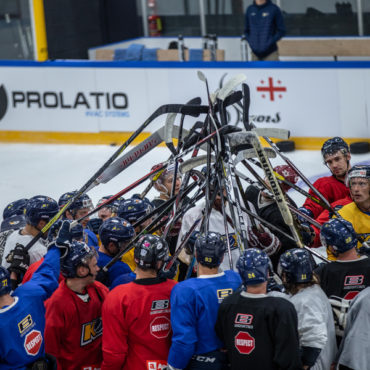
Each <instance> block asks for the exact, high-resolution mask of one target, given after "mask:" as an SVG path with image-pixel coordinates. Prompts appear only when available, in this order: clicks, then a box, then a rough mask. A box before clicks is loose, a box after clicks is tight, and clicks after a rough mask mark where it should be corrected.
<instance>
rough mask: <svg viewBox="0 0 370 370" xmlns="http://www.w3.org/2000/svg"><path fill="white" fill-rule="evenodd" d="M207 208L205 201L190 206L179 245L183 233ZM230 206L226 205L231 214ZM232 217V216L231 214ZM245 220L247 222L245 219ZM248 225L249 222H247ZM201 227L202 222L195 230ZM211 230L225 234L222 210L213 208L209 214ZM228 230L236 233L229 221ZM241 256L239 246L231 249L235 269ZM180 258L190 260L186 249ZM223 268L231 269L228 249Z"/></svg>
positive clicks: (178, 241) (183, 219)
mask: <svg viewBox="0 0 370 370" xmlns="http://www.w3.org/2000/svg"><path fill="white" fill-rule="evenodd" d="M204 209H205V202H202V203H201V204H199V205H197V206H195V207H193V208H190V209H189V210H188V211H187V212H186V213H185V215H184V217H183V218H182V224H181V230H180V233H179V237H178V239H177V246H176V248H178V246H179V245H180V244H181V240H182V237H183V235H185V234H186V233H187V231H188V230H189V229H190V228H191V226H192V225H193V224H194V222H195V221H196V220H197V219H199V218H201V217H202V211H203V210H204ZM228 210H229V208H228V207H227V206H226V211H227V212H226V213H227V215H228V216H229V214H230V213H229V211H228ZM229 217H230V216H229ZM245 222H247V221H246V220H245ZM246 225H247V224H246ZM199 229H200V223H199V224H198V225H197V226H196V228H195V231H199ZM209 231H213V232H218V233H220V234H221V235H225V226H224V218H223V215H222V213H221V212H219V211H217V210H215V209H213V208H212V210H211V213H210V215H209ZM227 231H228V233H234V228H233V227H232V226H231V225H230V224H229V223H227ZM239 256H240V250H239V248H234V249H232V250H231V257H232V260H233V269H234V270H235V271H237V269H236V261H237V260H238V258H239ZM180 259H181V260H182V261H183V262H185V263H189V262H190V256H189V255H188V254H186V253H185V252H184V251H183V252H182V253H181V254H180ZM220 267H221V269H222V270H223V271H226V270H230V263H229V256H228V252H227V251H226V253H225V257H224V260H223V262H222V263H221V266H220Z"/></svg>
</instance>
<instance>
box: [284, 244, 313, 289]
mask: <svg viewBox="0 0 370 370" xmlns="http://www.w3.org/2000/svg"><path fill="white" fill-rule="evenodd" d="M283 272H284V273H285V276H286V281H287V283H309V282H310V281H311V280H312V264H311V257H310V253H309V252H308V251H306V250H305V249H302V248H295V249H289V250H287V251H286V252H285V253H283V254H282V255H281V256H280V260H279V264H278V274H279V275H280V276H282V273H283Z"/></svg>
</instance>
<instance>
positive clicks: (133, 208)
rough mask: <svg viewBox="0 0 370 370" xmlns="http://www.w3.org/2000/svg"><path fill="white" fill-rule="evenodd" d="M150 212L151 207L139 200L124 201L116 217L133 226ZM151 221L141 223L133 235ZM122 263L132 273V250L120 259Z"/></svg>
mask: <svg viewBox="0 0 370 370" xmlns="http://www.w3.org/2000/svg"><path fill="white" fill-rule="evenodd" d="M150 211H151V207H150V206H149V204H148V203H146V202H144V201H143V200H141V199H126V200H124V201H122V202H121V203H120V205H119V207H118V211H117V215H118V217H120V218H123V219H124V220H127V221H128V222H130V223H131V224H134V223H135V222H136V221H138V220H139V219H140V218H141V217H143V216H145V215H146V214H148V213H149V212H150ZM150 222H151V220H150V219H149V220H147V221H145V222H143V223H142V224H141V225H139V226H137V227H136V228H135V233H136V234H138V233H140V231H141V230H143V229H144V228H145V227H146V226H147V225H149V224H150ZM121 261H122V262H124V263H126V264H127V265H129V266H130V268H131V270H132V271H134V270H135V268H136V263H135V261H134V250H133V249H131V250H130V251H129V252H128V253H125V254H124V255H123V256H122V259H121Z"/></svg>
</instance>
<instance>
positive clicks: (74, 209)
mask: <svg viewBox="0 0 370 370" xmlns="http://www.w3.org/2000/svg"><path fill="white" fill-rule="evenodd" d="M76 193H77V191H76V190H75V191H71V192H67V193H64V194H63V195H61V197H60V198H59V201H58V205H59V207H60V208H62V207H63V206H64V205H65V204H66V203H67V202H68V201H69V199H71V198H72V197H73V196H74V195H75V194H76ZM92 208H93V203H92V200H91V198H90V197H89V196H88V195H87V194H82V195H81V196H80V197H79V198H78V199H76V200H75V201H74V202H73V203H72V204H71V205H70V207H69V209H68V210H67V211H65V214H64V216H65V218H67V219H69V220H78V219H79V218H81V217H84V216H86V215H87V214H88V213H89V212H90V211H91V209H92ZM89 220H90V218H89V217H86V218H85V219H83V220H82V221H81V224H82V226H83V228H84V241H85V243H86V244H87V245H88V246H90V247H95V248H96V249H98V247H99V242H98V238H97V237H96V235H95V234H94V232H92V231H91V230H90V229H88V228H87V224H88V222H89Z"/></svg>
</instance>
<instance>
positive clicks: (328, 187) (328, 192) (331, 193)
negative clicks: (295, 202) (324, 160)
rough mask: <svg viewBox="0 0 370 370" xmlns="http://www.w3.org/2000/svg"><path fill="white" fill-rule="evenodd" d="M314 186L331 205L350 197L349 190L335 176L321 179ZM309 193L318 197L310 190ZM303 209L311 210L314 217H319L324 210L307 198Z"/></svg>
mask: <svg viewBox="0 0 370 370" xmlns="http://www.w3.org/2000/svg"><path fill="white" fill-rule="evenodd" d="M313 186H314V187H315V188H316V189H317V190H318V191H319V192H320V193H321V194H322V195H323V196H324V198H326V200H327V201H328V202H329V203H330V204H331V203H333V202H335V201H337V200H339V199H343V198H346V197H348V196H349V195H350V194H349V188H347V186H346V185H345V184H344V183H343V182H341V181H339V180H338V179H337V178H335V177H334V176H328V177H321V178H319V179H318V180H316V181H315V182H314V183H313ZM309 193H310V194H311V195H313V196H316V195H315V193H314V192H313V191H312V190H311V189H310V190H309ZM303 207H305V208H307V209H309V210H311V211H312V213H313V217H314V218H317V217H319V215H320V213H321V212H322V211H323V210H324V208H323V207H321V206H320V205H319V204H317V203H315V202H314V201H312V200H311V199H310V198H307V199H306V201H305V202H304V204H303Z"/></svg>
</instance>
